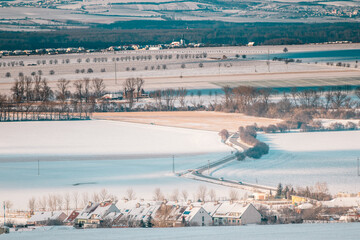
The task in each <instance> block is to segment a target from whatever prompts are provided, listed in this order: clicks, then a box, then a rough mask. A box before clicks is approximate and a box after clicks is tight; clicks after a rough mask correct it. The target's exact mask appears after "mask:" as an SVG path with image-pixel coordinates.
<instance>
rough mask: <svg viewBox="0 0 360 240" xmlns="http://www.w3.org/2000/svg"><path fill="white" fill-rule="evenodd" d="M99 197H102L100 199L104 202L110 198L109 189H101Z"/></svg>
mask: <svg viewBox="0 0 360 240" xmlns="http://www.w3.org/2000/svg"><path fill="white" fill-rule="evenodd" d="M99 197H100V201H102V202H103V201H105V200H108V198H109V193H108V191H107V190H106V189H105V188H103V189H101V191H100V193H99Z"/></svg>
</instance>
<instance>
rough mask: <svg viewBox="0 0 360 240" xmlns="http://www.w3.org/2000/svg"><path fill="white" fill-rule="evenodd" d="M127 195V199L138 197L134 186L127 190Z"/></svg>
mask: <svg viewBox="0 0 360 240" xmlns="http://www.w3.org/2000/svg"><path fill="white" fill-rule="evenodd" d="M126 196H127V199H129V200H135V199H136V194H135V192H134V190H133V189H132V188H128V189H127V190H126Z"/></svg>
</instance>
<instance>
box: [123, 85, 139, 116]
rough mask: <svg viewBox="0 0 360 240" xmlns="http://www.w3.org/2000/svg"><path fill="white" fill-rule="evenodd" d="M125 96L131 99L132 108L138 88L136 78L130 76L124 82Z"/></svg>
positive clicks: (130, 105)
mask: <svg viewBox="0 0 360 240" xmlns="http://www.w3.org/2000/svg"><path fill="white" fill-rule="evenodd" d="M123 88H124V97H125V98H127V99H128V100H129V108H130V109H131V108H132V106H133V103H134V91H135V88H136V78H128V79H126V80H125V82H124V83H123Z"/></svg>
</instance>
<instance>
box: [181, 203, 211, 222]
mask: <svg viewBox="0 0 360 240" xmlns="http://www.w3.org/2000/svg"><path fill="white" fill-rule="evenodd" d="M180 220H181V223H182V224H183V225H185V226H210V225H212V217H211V216H210V214H209V213H208V212H207V211H205V209H204V208H202V207H200V206H193V205H190V206H189V207H187V208H186V209H185V211H184V212H183V214H182V215H181V217H180Z"/></svg>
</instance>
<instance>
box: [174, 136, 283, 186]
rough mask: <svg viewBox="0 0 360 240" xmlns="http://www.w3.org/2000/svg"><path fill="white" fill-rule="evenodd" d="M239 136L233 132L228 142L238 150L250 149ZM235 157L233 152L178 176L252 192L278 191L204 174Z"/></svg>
mask: <svg viewBox="0 0 360 240" xmlns="http://www.w3.org/2000/svg"><path fill="white" fill-rule="evenodd" d="M238 137H239V134H238V133H234V134H232V135H231V136H230V137H229V139H228V141H227V142H228V144H229V143H230V144H231V145H232V147H234V146H236V147H234V148H235V149H237V150H238V149H239V148H241V149H243V150H244V151H245V150H247V149H248V147H247V146H245V145H243V144H241V143H240V142H238V141H237V139H238ZM234 159H236V156H235V153H234V154H231V155H229V156H226V157H224V158H222V159H220V160H217V161H214V162H209V163H208V164H206V165H203V166H200V167H198V168H196V169H194V170H188V171H185V172H183V173H179V174H178V176H179V177H186V178H191V179H193V180H197V181H203V182H209V183H213V184H218V185H223V186H228V187H233V188H239V189H244V190H248V191H252V192H254V191H261V192H268V191H276V188H274V187H270V186H263V185H258V184H252V183H246V182H241V181H235V180H228V179H224V178H222V177H221V178H216V177H212V176H209V175H204V174H203V173H204V172H205V171H206V170H208V171H209V173H210V169H212V168H214V167H218V166H221V165H223V164H226V163H228V162H230V161H232V160H234Z"/></svg>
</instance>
